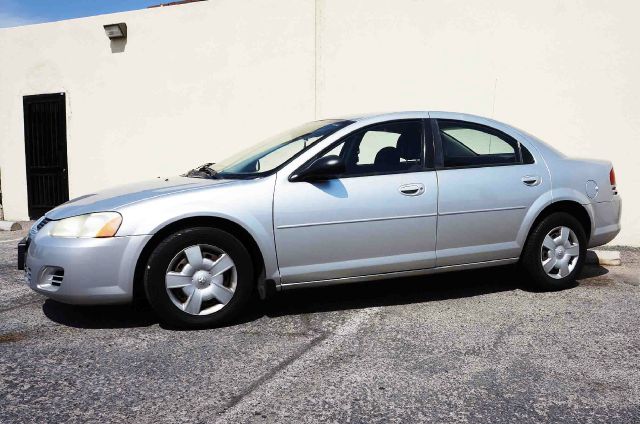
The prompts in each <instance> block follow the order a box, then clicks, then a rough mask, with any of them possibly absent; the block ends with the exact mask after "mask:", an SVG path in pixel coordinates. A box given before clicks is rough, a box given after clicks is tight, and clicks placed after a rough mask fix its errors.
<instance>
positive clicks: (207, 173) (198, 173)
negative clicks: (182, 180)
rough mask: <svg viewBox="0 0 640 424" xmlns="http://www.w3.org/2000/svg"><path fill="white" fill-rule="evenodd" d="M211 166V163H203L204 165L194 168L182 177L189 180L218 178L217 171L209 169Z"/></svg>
mask: <svg viewBox="0 0 640 424" xmlns="http://www.w3.org/2000/svg"><path fill="white" fill-rule="evenodd" d="M211 165H214V163H213V162H211V163H205V164H204V165H200V166H196V167H195V168H193V169H192V170H190V171H189V172H187V173H186V174H184V175H183V177H189V178H220V177H219V176H218V171H216V170H215V169H213V168H211Z"/></svg>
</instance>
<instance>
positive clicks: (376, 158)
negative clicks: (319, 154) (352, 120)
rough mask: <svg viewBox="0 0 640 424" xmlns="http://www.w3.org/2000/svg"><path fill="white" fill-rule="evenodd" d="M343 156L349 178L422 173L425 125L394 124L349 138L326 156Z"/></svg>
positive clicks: (373, 128)
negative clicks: (423, 128)
mask: <svg viewBox="0 0 640 424" xmlns="http://www.w3.org/2000/svg"><path fill="white" fill-rule="evenodd" d="M328 155H339V156H340V157H341V158H342V159H343V160H344V162H345V165H346V172H345V173H344V176H345V177H354V176H362V175H375V174H384V173H397V172H412V171H419V170H421V169H422V123H421V122H420V121H406V122H390V123H384V124H379V125H374V126H371V127H367V128H365V129H363V130H358V131H355V132H354V133H352V134H351V135H349V136H347V137H346V138H345V139H344V141H343V142H342V143H339V144H338V145H337V146H334V147H332V148H331V150H330V151H329V152H327V153H325V155H324V156H328Z"/></svg>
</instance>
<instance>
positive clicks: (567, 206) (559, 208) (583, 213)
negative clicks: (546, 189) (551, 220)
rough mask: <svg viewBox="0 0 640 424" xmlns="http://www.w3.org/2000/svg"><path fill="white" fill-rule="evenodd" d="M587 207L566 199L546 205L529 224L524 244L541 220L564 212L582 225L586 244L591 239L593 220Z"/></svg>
mask: <svg viewBox="0 0 640 424" xmlns="http://www.w3.org/2000/svg"><path fill="white" fill-rule="evenodd" d="M589 206H590V205H583V204H581V203H579V202H576V201H575V200H568V199H563V200H557V201H554V202H552V203H550V204H548V205H546V206H545V207H544V208H542V210H540V212H538V214H537V215H536V217H535V219H534V220H533V221H532V222H531V225H529V228H528V230H527V237H526V239H525V243H526V241H527V240H528V239H529V236H530V234H531V231H532V230H533V229H534V228H535V227H536V226H537V225H538V224H539V223H540V222H541V221H542V220H543V219H545V218H546V217H548V216H549V215H551V214H553V213H556V212H566V213H568V214H570V215H571V216H573V217H575V218H576V219H577V220H578V221H579V222H580V224H581V225H582V228H583V229H584V232H585V234H586V236H587V242H588V241H589V238H590V237H591V232H592V229H593V218H592V214H591V213H590V211H589V208H588V207H589Z"/></svg>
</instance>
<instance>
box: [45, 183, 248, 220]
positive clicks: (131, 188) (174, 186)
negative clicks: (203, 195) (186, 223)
mask: <svg viewBox="0 0 640 424" xmlns="http://www.w3.org/2000/svg"><path fill="white" fill-rule="evenodd" d="M234 182H236V180H216V179H204V178H187V177H172V178H157V179H155V180H149V181H142V182H139V183H134V184H127V185H124V186H120V187H114V188H111V189H108V190H103V191H100V192H97V193H94V194H87V195H84V196H80V197H76V198H75V199H71V200H69V201H68V202H66V203H63V204H62V205H60V206H58V207H56V208H55V209H52V210H50V211H49V212H47V214H46V216H47V218H49V219H54V220H55V219H62V218H68V217H70V216H76V215H82V214H86V213H91V212H105V211H114V210H117V209H118V208H121V207H123V206H125V205H129V204H131V203H136V202H140V201H143V200H148V199H151V198H154V197H159V196H167V195H170V194H175V193H179V192H183V191H191V190H199V189H206V188H210V187H215V186H219V185H222V184H232V183H234Z"/></svg>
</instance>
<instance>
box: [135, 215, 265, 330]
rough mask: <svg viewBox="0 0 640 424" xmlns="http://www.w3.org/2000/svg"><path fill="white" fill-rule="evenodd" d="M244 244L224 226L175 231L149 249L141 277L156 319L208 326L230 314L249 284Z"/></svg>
mask: <svg viewBox="0 0 640 424" xmlns="http://www.w3.org/2000/svg"><path fill="white" fill-rule="evenodd" d="M253 280H254V275H253V266H252V261H251V257H250V255H249V252H248V251H247V249H246V248H245V247H244V246H243V245H242V243H241V242H240V241H239V240H238V239H237V238H235V237H234V236H233V235H231V234H229V233H227V232H226V231H223V230H220V229H216V228H208V227H198V228H189V229H185V230H181V231H178V232H176V233H174V234H172V235H170V236H168V237H167V238H166V239H164V240H163V241H162V242H161V243H160V244H158V246H157V247H156V248H155V249H154V251H153V253H152V254H151V256H150V257H149V261H148V262H147V268H146V272H145V278H144V286H145V292H146V295H147V299H148V300H149V303H150V304H151V306H152V307H153V308H154V310H155V311H156V312H157V314H158V316H159V317H160V319H161V320H162V321H164V322H166V323H168V324H170V325H173V326H180V327H191V328H195V327H210V326H215V325H219V324H222V323H225V322H228V321H230V320H232V319H233V318H235V317H236V316H237V315H238V313H239V312H241V311H242V308H243V307H244V306H245V305H246V304H247V302H248V300H249V299H250V297H251V292H252V289H253V286H254V281H253Z"/></svg>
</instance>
